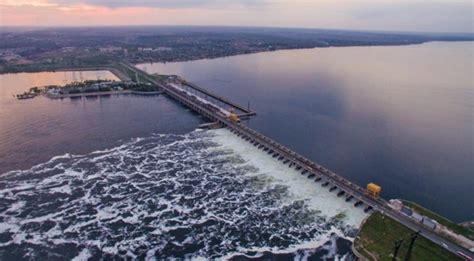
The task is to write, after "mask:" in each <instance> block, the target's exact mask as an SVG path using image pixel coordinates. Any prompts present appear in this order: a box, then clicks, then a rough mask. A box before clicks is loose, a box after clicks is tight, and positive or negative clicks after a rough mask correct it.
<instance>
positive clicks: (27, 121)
mask: <svg viewBox="0 0 474 261" xmlns="http://www.w3.org/2000/svg"><path fill="white" fill-rule="evenodd" d="M80 74H82V78H83V79H84V80H86V79H94V80H95V79H98V78H100V79H115V80H117V78H116V77H115V76H114V75H113V74H112V73H110V72H107V71H94V72H82V73H79V72H74V73H73V72H66V73H65V72H44V73H20V74H5V75H0V173H4V172H7V171H10V170H16V169H26V168H29V167H31V166H33V165H35V164H39V163H42V162H45V161H47V160H49V159H51V158H52V157H54V156H57V155H62V154H64V153H72V154H82V153H88V152H91V151H94V150H98V149H104V148H108V147H111V146H116V145H118V144H121V142H123V141H127V140H129V139H131V138H135V137H142V136H147V135H149V134H151V133H153V132H157V133H158V132H159V133H170V132H173V133H186V132H189V131H191V130H193V129H194V128H195V126H196V124H198V123H199V122H200V121H201V120H200V118H198V117H195V116H193V114H190V113H188V112H186V110H185V109H183V108H182V107H181V106H180V105H178V104H176V103H175V102H173V101H171V100H169V99H167V98H165V97H163V96H153V97H143V96H134V95H119V96H113V97H111V96H101V97H88V98H87V99H86V98H83V99H64V100H51V99H48V98H45V97H37V98H34V99H29V100H16V99H14V98H13V97H12V96H13V95H14V94H18V93H22V92H24V91H26V90H28V89H29V88H30V87H32V86H44V85H55V84H57V85H62V84H64V83H65V82H70V81H73V80H79V79H80V77H81V76H80Z"/></svg>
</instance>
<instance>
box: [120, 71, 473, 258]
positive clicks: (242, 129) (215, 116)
mask: <svg viewBox="0 0 474 261" xmlns="http://www.w3.org/2000/svg"><path fill="white" fill-rule="evenodd" d="M122 65H123V66H126V67H128V68H129V69H130V70H133V71H135V72H137V73H138V74H141V76H142V77H144V78H145V79H147V80H148V81H150V82H152V83H153V84H156V85H157V86H159V87H160V88H162V89H163V90H164V92H165V93H166V94H168V95H169V96H171V97H172V98H174V99H176V100H178V101H179V102H181V103H183V104H185V105H186V106H188V107H190V108H191V109H193V110H194V111H196V112H198V113H200V114H202V115H203V116H205V117H207V118H209V119H210V120H212V121H216V122H218V123H220V124H221V125H222V126H225V127H227V128H228V129H230V130H231V131H233V132H234V133H236V134H237V135H239V136H241V137H242V138H244V139H246V140H248V141H251V142H253V143H254V145H256V146H258V145H263V146H264V147H265V148H267V149H268V151H269V152H270V151H272V152H271V154H273V155H274V154H275V153H276V154H278V155H279V156H283V157H285V158H286V159H288V160H289V161H290V162H291V163H293V164H294V165H295V168H298V167H301V169H302V170H303V169H305V170H307V171H309V172H310V173H314V174H317V175H319V176H322V177H324V178H325V179H326V180H327V181H329V182H330V183H331V184H333V185H336V186H337V187H338V188H339V189H341V190H344V191H345V192H346V193H348V194H350V195H353V196H354V197H355V198H356V199H358V200H361V201H363V202H364V203H365V204H367V205H368V206H371V207H372V208H373V209H374V210H375V211H380V212H382V213H384V214H385V215H387V216H389V217H391V218H393V219H394V220H396V221H398V222H400V223H401V224H403V225H405V226H406V227H408V228H409V229H411V230H413V231H414V232H417V231H420V232H421V234H420V235H421V236H423V237H425V238H427V239H428V240H431V241H432V242H434V243H435V244H437V245H439V246H440V247H444V246H443V243H444V244H446V245H447V248H446V247H444V248H446V249H447V250H448V251H450V252H452V253H454V254H456V255H458V253H457V252H461V253H463V254H464V255H466V256H469V257H471V259H474V254H473V253H471V252H469V251H468V250H467V249H464V248H463V247H461V246H458V245H456V244H453V243H451V242H449V241H447V240H446V239H444V238H442V237H441V236H439V235H438V234H435V233H434V232H432V231H430V230H428V229H426V228H425V227H424V226H422V225H421V224H418V223H415V222H414V221H413V220H411V219H410V218H409V217H407V216H405V215H403V214H401V213H399V212H398V211H395V210H393V209H392V208H390V207H389V206H388V203H387V202H386V201H385V200H383V199H374V198H372V197H369V196H367V195H366V194H365V190H364V189H362V188H361V187H359V186H358V185H356V184H354V183H352V182H350V181H348V180H346V179H344V178H343V177H341V176H339V175H337V174H336V173H334V172H331V171H330V170H328V169H326V168H324V167H322V166H321V165H319V164H316V163H314V162H312V161H310V160H309V159H307V158H305V157H303V156H302V155H299V154H298V153H296V152H294V151H292V150H290V149H288V148H286V147H285V146H283V145H281V144H279V143H277V142H276V141H274V140H272V139H270V138H268V137H266V136H264V135H263V134H261V133H258V132H257V131H255V130H253V129H251V128H249V127H247V126H245V125H243V124H241V123H237V122H234V121H231V120H229V119H228V118H227V117H226V116H225V115H222V114H219V113H217V112H216V111H214V110H212V109H210V108H209V107H207V106H206V105H205V104H202V103H201V102H199V100H197V99H193V98H192V97H191V96H189V95H187V94H184V93H182V92H180V91H179V90H177V89H175V88H174V87H172V86H168V85H166V84H165V83H162V82H160V81H159V80H157V79H154V78H153V77H150V76H149V75H148V74H147V73H146V72H143V71H141V70H140V69H138V68H136V67H134V66H133V65H130V64H128V63H123V64H122ZM290 162H289V164H291V163H290Z"/></svg>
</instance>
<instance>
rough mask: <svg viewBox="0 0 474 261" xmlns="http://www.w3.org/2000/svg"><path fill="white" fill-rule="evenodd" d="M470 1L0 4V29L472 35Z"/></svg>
mask: <svg viewBox="0 0 474 261" xmlns="http://www.w3.org/2000/svg"><path fill="white" fill-rule="evenodd" d="M473 16H474V9H473V1H471V0H468V1H466V0H443V1H436V0H134V1H124V0H31V1H26V0H0V26H114V25H216V26H221V25H223V26H270V27H273V26H276V27H303V28H327V29H351V30H378V31H413V32H420V31H422V32H453V33H454V32H468V33H472V32H473V27H474V24H473V23H474V22H473Z"/></svg>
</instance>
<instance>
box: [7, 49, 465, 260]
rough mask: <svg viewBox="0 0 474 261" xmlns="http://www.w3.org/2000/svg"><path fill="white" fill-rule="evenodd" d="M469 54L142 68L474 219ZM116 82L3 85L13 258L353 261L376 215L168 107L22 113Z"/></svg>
mask: <svg viewBox="0 0 474 261" xmlns="http://www.w3.org/2000/svg"><path fill="white" fill-rule="evenodd" d="M472 47H473V45H472V44H471V43H430V44H424V45H418V46H404V47H357V48H352V47H351V48H326V49H310V50H291V51H278V52H271V53H260V54H251V55H242V56H236V57H228V58H220V59H213V60H199V61H193V62H184V63H168V64H143V65H139V67H141V68H144V69H146V70H147V71H148V72H150V73H151V72H159V73H162V74H178V75H181V76H183V77H185V78H186V79H187V80H190V81H192V82H195V83H197V84H199V85H200V86H201V87H204V88H209V89H211V90H213V91H215V92H217V93H218V94H221V95H222V96H224V97H227V98H229V99H231V100H233V101H237V102H239V103H240V104H242V105H245V106H246V105H247V103H248V102H249V103H250V106H251V108H252V109H254V110H256V111H257V112H258V115H257V116H256V117H254V118H253V119H252V120H251V121H249V122H248V123H247V124H249V125H250V126H251V127H252V128H255V129H257V130H258V131H261V132H263V133H264V134H265V135H268V136H270V137H271V138H274V139H276V140H277V141H279V142H281V143H282V144H284V145H286V146H288V147H290V148H292V149H294V150H296V151H298V152H300V153H301V154H303V155H305V156H306V157H308V158H310V159H313V160H315V161H316V162H318V163H321V164H323V165H325V166H326V167H328V168H330V169H332V170H334V171H336V172H337V173H338V174H340V175H343V176H345V177H346V178H348V179H350V180H352V181H354V182H356V183H358V184H360V185H365V183H368V182H376V183H379V184H381V185H382V188H383V192H382V193H383V196H384V197H385V198H391V197H403V198H405V199H409V200H413V201H417V202H420V203H421V204H423V205H425V206H427V207H429V208H432V209H434V210H436V211H439V212H441V213H442V214H444V215H446V216H448V217H449V218H451V219H453V220H455V221H462V220H466V219H472V217H473V215H472V213H473V207H472V206H471V204H470V201H469V200H468V199H469V198H471V197H472V196H473V194H472V193H473V192H472V191H471V190H470V188H472V186H473V185H474V184H473V179H472V173H473V166H472V156H473V154H472V153H473V139H472V138H473V136H472V135H473V132H472V125H473V118H472V106H473V102H472V101H473V89H472V88H473V86H472V78H471V77H472V76H471V71H472V57H471V56H470V55H471V53H472ZM81 78H82V79H84V80H85V79H98V78H100V79H105V78H108V79H113V78H114V76H113V75H112V74H110V73H109V72H106V71H98V72H95V71H94V72H83V73H82V75H81V74H79V73H78V72H76V73H74V72H66V73H64V72H48V73H46V72H45V73H21V74H6V75H0V198H2V201H0V239H1V240H0V259H6V260H16V259H21V258H24V257H25V256H28V257H30V258H33V259H46V258H47V257H48V256H55V255H61V256H64V257H65V258H67V259H72V258H75V257H76V258H78V259H87V258H95V259H100V258H104V259H107V258H114V257H120V258H131V259H137V258H143V259H146V258H148V259H149V258H151V257H153V256H155V257H157V258H158V259H164V258H166V257H176V258H183V259H186V258H188V259H193V258H194V259H196V258H204V259H217V258H232V257H237V258H236V259H238V258H239V256H241V255H246V256H253V257H261V256H266V257H272V256H277V257H280V258H282V259H284V260H294V259H301V258H304V257H312V258H314V259H316V260H318V259H325V258H328V259H337V260H339V259H344V258H346V259H349V258H350V256H351V252H350V245H351V241H352V240H353V238H354V235H355V233H356V232H357V228H358V227H359V225H360V223H361V222H362V220H363V219H364V218H365V217H366V216H367V214H366V213H364V211H363V209H361V208H354V207H353V203H354V202H345V200H344V197H342V198H339V197H337V196H336V194H335V193H330V192H329V190H328V188H323V187H321V184H317V183H314V182H312V181H308V179H307V178H306V177H304V176H302V175H300V174H299V173H298V172H297V171H295V170H293V169H289V168H288V167H287V166H285V165H283V164H281V163H280V162H278V161H277V160H276V159H274V158H272V157H270V156H268V155H267V154H266V153H263V152H261V151H259V150H257V149H255V147H253V146H252V145H250V144H249V143H246V142H243V141H242V140H241V139H240V138H238V137H236V136H235V135H233V134H232V133H230V132H229V131H227V130H224V129H219V130H210V131H203V130H196V127H197V126H198V125H199V124H200V123H203V122H205V120H204V119H203V118H201V117H200V116H199V115H196V114H194V113H192V112H190V111H189V110H188V109H186V108H185V107H183V106H182V105H180V104H178V103H176V102H175V101H173V100H171V99H169V98H168V97H166V96H164V95H158V96H139V95H116V96H100V97H88V98H80V99H62V100H61V99H57V100H50V99H48V98H45V97H37V98H34V99H29V100H16V99H14V98H13V97H12V95H14V94H17V93H20V92H23V91H26V90H27V89H28V88H30V87H32V86H37V85H45V84H64V83H66V82H70V81H73V80H74V79H81Z"/></svg>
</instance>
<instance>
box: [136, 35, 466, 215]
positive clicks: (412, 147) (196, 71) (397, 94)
mask: <svg viewBox="0 0 474 261" xmlns="http://www.w3.org/2000/svg"><path fill="white" fill-rule="evenodd" d="M473 50H474V44H473V43H472V42H456V43H452V42H433V43H426V44H421V45H411V46H388V47H344V48H337V47H335V48H316V49H306V50H284V51H276V52H269V53H259V54H250V55H240V56H235V57H226V58H219V59H212V60H199V61H191V62H178V63H166V64H163V63H157V64H141V65H138V67H140V68H142V69H145V70H146V71H148V72H149V73H161V74H177V75H180V76H183V77H184V78H186V79H187V80H189V81H191V82H194V83H197V84H198V85H200V86H201V87H204V88H208V89H209V90H212V91H214V92H217V93H218V94H221V95H223V96H224V97H228V98H230V99H232V100H234V101H237V102H239V103H240V104H242V105H244V106H247V104H248V103H250V106H251V108H253V109H254V110H256V111H257V113H258V116H257V117H255V118H254V119H252V120H251V121H250V123H249V125H250V126H251V127H253V128H255V129H256V130H258V131H261V132H262V133H264V134H265V135H268V136H270V137H271V138H273V139H275V140H277V141H279V142H281V143H282V144H284V145H286V146H288V147H290V148H292V149H293V150H295V151H298V152H300V153H301V154H303V155H304V156H306V157H307V158H309V159H312V160H314V161H316V162H318V163H320V164H322V165H324V166H326V167H328V168H330V169H331V170H333V171H335V172H336V173H338V174H340V175H342V176H344V177H346V178H348V179H349V180H352V181H354V182H356V183H357V184H359V185H361V186H365V185H366V184H367V183H369V182H375V183H377V184H379V185H381V186H382V189H383V192H382V195H383V197H385V198H388V199H389V198H403V199H407V200H412V201H415V202H418V203H420V204H422V205H423V206H425V207H427V208H429V209H432V210H434V211H436V212H439V213H441V214H442V215H444V216H446V217H448V218H449V219H452V220H453V221H455V222H460V221H466V220H472V219H474V204H472V198H474V190H473V189H472V188H473V187H474V176H473V175H474V163H473V162H474V156H473V155H474V154H473V151H474V129H473V128H474V112H473V108H474V81H473V78H472V77H473V60H474V59H473V53H474V52H473Z"/></svg>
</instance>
